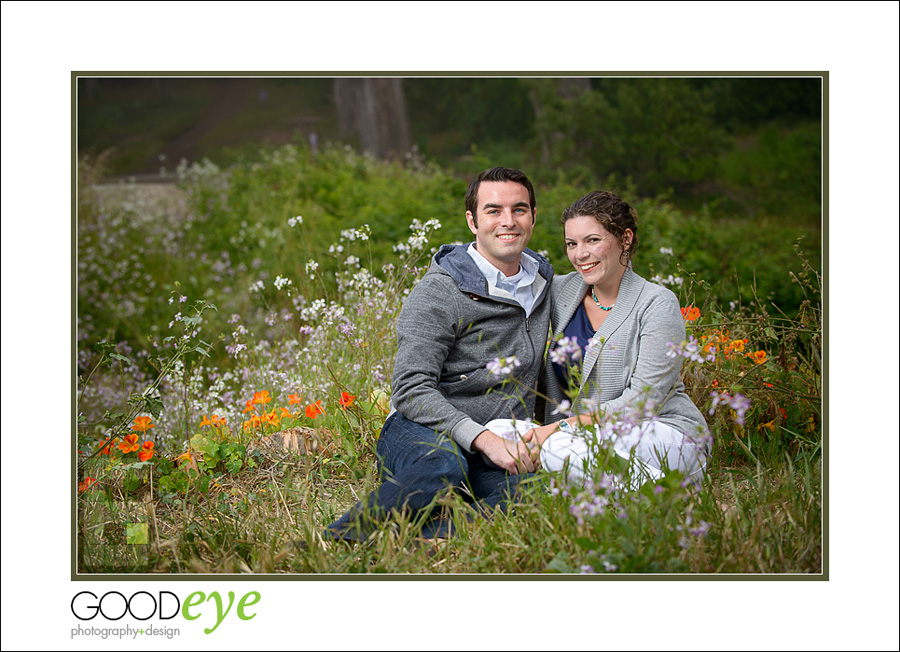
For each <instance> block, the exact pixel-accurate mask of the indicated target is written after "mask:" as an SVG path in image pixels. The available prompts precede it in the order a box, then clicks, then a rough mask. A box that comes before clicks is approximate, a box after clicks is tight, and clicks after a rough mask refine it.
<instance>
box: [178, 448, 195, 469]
mask: <svg viewBox="0 0 900 652" xmlns="http://www.w3.org/2000/svg"><path fill="white" fill-rule="evenodd" d="M173 461H174V462H175V463H176V464H178V465H179V466H180V465H181V463H182V462H187V463H188V464H189V465H191V466H194V458H193V457H192V456H191V451H185V452H183V453H182V454H181V455H179V456H178V457H176V458H175V459H174V460H173Z"/></svg>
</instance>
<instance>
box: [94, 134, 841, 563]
mask: <svg viewBox="0 0 900 652" xmlns="http://www.w3.org/2000/svg"><path fill="white" fill-rule="evenodd" d="M180 175H181V179H182V181H181V185H180V189H179V190H173V191H172V193H171V196H162V197H161V196H159V194H158V193H159V189H158V188H155V189H153V191H154V192H155V193H157V194H156V195H154V196H153V197H148V196H147V195H146V194H142V190H141V189H140V188H139V187H137V186H128V185H125V186H120V187H116V188H114V189H105V190H101V191H100V194H97V191H95V190H93V189H91V188H89V187H88V185H89V184H90V183H91V181H92V180H93V179H96V178H99V176H100V175H99V174H98V172H97V170H96V167H94V166H93V165H91V164H89V163H88V162H85V165H84V166H83V167H82V169H81V171H80V179H81V182H82V185H81V187H80V188H79V190H80V193H79V197H80V207H79V223H78V251H79V259H78V265H79V272H78V291H79V297H80V303H79V314H78V359H77V361H76V363H77V365H78V374H79V386H78V391H79V402H78V413H79V415H78V417H79V418H78V426H77V437H76V447H77V454H78V459H79V477H78V482H79V483H81V486H82V487H83V488H84V490H83V491H76V504H77V510H78V526H77V542H78V552H79V555H78V562H77V563H78V570H79V572H83V573H88V574H90V573H214V574H220V573H248V572H251V573H278V574H282V573H304V574H329V575H330V574H336V573H349V574H355V573H399V574H406V573H428V574H485V573H501V574H511V573H523V574H547V573H564V574H572V573H576V574H578V573H587V574H589V573H607V574H648V573H665V574H671V573H676V574H697V573H715V574H754V575H756V574H770V573H777V574H794V573H798V574H811V575H815V574H820V573H822V572H823V570H824V569H823V548H822V479H821V461H822V456H821V444H822V439H821V423H822V413H821V383H822V378H821V365H820V363H819V362H818V360H820V359H821V308H820V299H819V285H820V280H821V275H820V274H819V272H818V262H817V260H815V259H813V260H807V258H808V257H807V256H805V255H802V254H801V255H798V253H800V252H799V251H797V250H794V251H793V252H791V243H792V242H793V238H789V237H786V235H787V234H788V231H787V229H785V230H782V231H778V230H775V229H773V230H771V231H770V232H769V233H768V235H767V236H766V237H762V238H758V239H756V240H755V243H756V244H755V247H756V249H755V250H756V255H755V258H754V259H753V260H752V261H751V263H755V265H756V266H757V267H759V268H762V267H765V266H766V265H764V264H763V263H764V261H765V262H772V264H771V265H769V267H771V268H772V269H771V270H770V272H769V276H767V277H766V278H757V279H756V283H755V284H754V282H753V279H752V278H751V279H749V280H748V279H746V278H745V277H744V276H743V275H741V274H740V273H739V274H738V275H737V276H738V277H737V280H736V281H735V283H736V284H737V285H738V287H739V288H741V287H743V288H745V289H742V290H741V291H740V292H739V293H738V294H737V295H734V294H731V293H729V291H728V287H727V285H728V284H727V283H722V282H720V281H717V282H715V283H707V282H706V280H705V279H707V278H715V274H716V270H718V269H719V268H718V267H716V266H715V264H716V261H718V260H719V259H721V258H723V257H724V254H725V252H726V251H727V250H728V248H729V247H732V246H735V247H736V246H737V240H736V236H735V234H737V233H739V232H742V233H744V234H746V233H747V228H746V227H747V224H744V225H743V231H741V230H740V229H739V228H738V227H737V226H735V228H734V230H733V231H732V230H729V229H723V230H719V229H716V228H715V224H714V220H713V218H712V217H711V216H710V215H708V214H702V213H701V214H698V215H685V214H682V213H680V212H679V211H677V210H675V209H674V208H672V207H671V206H669V205H667V204H665V203H663V202H659V201H657V200H642V201H640V202H639V203H638V212H639V215H640V216H641V218H642V224H643V225H645V228H644V231H642V233H641V235H642V238H644V240H643V243H642V247H641V254H640V255H639V257H638V261H637V264H639V265H641V266H642V268H641V269H638V271H639V273H642V274H644V275H645V276H647V277H648V278H649V277H651V276H653V275H658V276H659V277H660V278H663V279H666V280H664V282H666V283H669V284H671V287H672V288H673V289H674V290H676V292H678V293H680V295H681V298H682V302H683V305H686V306H687V305H689V304H694V305H695V306H697V307H699V308H700V314H701V316H700V317H699V318H697V319H695V320H693V321H690V322H688V331H689V333H690V334H691V335H692V336H694V337H696V338H697V340H698V342H699V343H700V344H701V345H703V346H707V347H709V346H713V345H715V346H717V353H716V355H715V361H714V362H711V363H703V364H700V363H696V362H686V363H685V367H684V377H685V382H686V384H687V386H688V390H689V392H690V393H691V396H692V398H693V399H694V400H695V402H696V403H697V404H698V406H699V407H700V408H701V409H702V410H708V409H709V408H710V406H711V398H710V392H711V391H713V390H717V391H721V390H727V391H728V392H729V393H731V394H732V395H736V394H738V393H740V394H742V395H744V396H746V397H748V398H749V399H750V402H751V403H750V405H751V407H750V408H749V409H748V411H747V413H746V414H745V415H744V422H743V424H738V423H736V421H735V418H734V416H735V415H733V414H731V413H730V411H729V410H728V409H722V408H721V407H720V408H719V410H718V411H717V412H716V413H715V415H714V416H712V417H710V419H709V421H710V427H711V429H712V432H713V435H714V441H715V445H714V454H713V457H712V459H711V461H710V465H709V469H708V477H707V481H706V483H705V484H704V486H703V487H702V488H699V489H697V490H694V489H688V488H684V487H681V484H680V478H678V477H677V475H675V474H672V475H670V476H667V477H666V478H665V479H664V480H662V481H660V482H659V483H657V484H656V485H654V486H648V487H645V488H644V489H642V491H640V492H633V493H631V494H622V495H619V494H610V493H603V492H602V491H595V492H593V493H592V494H591V495H590V496H582V497H581V498H583V499H590V500H592V501H597V504H601V503H602V502H603V501H604V500H608V501H609V504H610V505H611V506H610V507H609V508H608V509H606V510H605V511H603V513H598V514H597V515H595V516H592V517H583V516H582V517H581V518H579V514H578V509H577V508H576V507H573V506H575V505H577V504H578V500H576V498H575V496H573V495H566V492H565V491H562V490H560V489H561V488H560V487H559V486H556V485H554V484H552V483H551V482H550V479H549V478H547V477H545V476H544V477H542V479H541V481H540V482H535V483H533V484H532V485H530V486H529V488H528V489H527V491H526V495H525V496H524V497H523V499H522V500H521V501H520V502H519V503H518V504H517V505H516V506H515V508H514V510H512V511H511V512H508V513H507V512H501V513H497V514H496V515H495V516H494V517H493V518H491V519H485V518H474V519H473V518H469V517H470V516H471V508H470V507H469V506H468V505H467V504H466V503H465V501H464V499H463V498H462V497H461V496H459V495H451V494H448V495H446V496H443V497H441V498H440V501H439V503H440V505H439V507H440V508H441V509H444V510H446V512H447V514H449V515H450V516H452V518H453V519H454V520H455V522H456V524H457V526H458V530H459V534H458V536H456V537H455V538H453V539H452V540H447V541H440V542H433V541H425V540H422V539H420V538H419V537H417V535H416V523H411V522H410V521H409V519H407V518H405V517H403V516H402V515H401V516H400V517H398V518H397V519H396V520H395V522H394V524H393V525H391V526H390V527H386V528H384V529H383V530H382V531H379V532H378V533H376V534H375V535H374V536H373V537H372V538H371V539H370V540H369V541H368V542H366V543H365V544H362V545H355V546H349V545H346V544H342V543H333V542H327V541H323V540H322V537H321V533H322V530H323V528H324V527H325V526H326V525H327V524H328V523H330V522H331V521H333V520H335V519H336V518H338V517H339V516H340V515H341V514H342V513H343V512H344V510H346V509H347V508H348V507H350V506H352V505H353V504H354V503H355V502H356V501H357V500H359V499H360V498H361V497H364V496H365V495H366V494H367V493H368V492H369V491H370V490H372V489H373V488H374V487H375V486H377V477H376V474H377V470H376V464H375V456H374V449H375V443H376V439H377V436H378V432H379V430H380V427H381V424H382V423H383V420H384V417H385V414H386V400H387V397H388V395H389V393H390V373H391V369H392V360H393V353H394V348H393V347H394V346H395V344H394V339H393V324H394V321H395V320H396V318H397V315H398V314H399V309H400V306H401V304H402V299H403V297H404V296H405V293H406V292H407V291H408V290H409V288H410V287H412V285H413V284H414V283H415V282H416V280H417V279H418V278H419V277H420V276H421V274H422V272H423V271H424V265H425V264H426V263H427V260H428V256H429V251H430V247H431V246H432V245H433V244H435V243H437V242H447V241H453V240H455V239H462V238H466V239H467V238H468V235H467V234H466V232H465V231H464V228H463V225H462V220H461V218H459V214H460V212H461V210H460V206H459V204H460V203H461V199H460V198H461V197H462V194H463V185H462V182H460V181H459V180H457V179H455V178H453V177H452V175H449V174H448V173H446V172H445V171H444V170H442V169H440V168H437V167H435V166H433V165H431V164H427V163H425V162H422V161H413V162H411V163H410V164H409V165H407V166H403V165H399V164H389V163H378V162H375V161H373V160H371V159H369V158H366V157H360V156H358V155H356V154H354V153H352V152H350V151H347V150H345V149H343V148H341V149H328V148H325V149H323V150H322V151H321V152H320V153H319V156H318V157H317V158H315V157H312V156H311V155H310V154H309V153H308V152H306V151H305V150H303V148H302V147H300V146H287V147H281V148H275V149H268V150H264V151H263V152H262V159H261V160H249V159H248V160H246V161H243V162H239V163H237V164H235V166H233V167H231V168H229V169H228V170H220V169H218V168H217V167H216V166H214V165H211V164H197V165H193V166H191V167H189V168H183V169H182V170H181V172H180ZM538 193H539V194H538V198H539V199H538V201H539V207H540V208H539V212H538V216H539V225H543V226H542V228H543V229H545V231H542V232H541V233H538V231H536V235H535V242H545V243H551V242H553V241H554V238H555V237H556V235H557V234H556V233H555V232H554V231H553V229H555V228H556V227H555V226H554V225H553V224H552V220H551V219H550V217H549V215H552V214H553V212H554V211H555V210H556V209H557V208H560V207H561V206H563V205H565V204H566V203H568V202H570V201H572V199H574V198H575V197H577V196H579V195H580V194H583V193H582V189H581V188H579V187H576V186H571V185H569V184H567V183H565V182H559V183H557V184H556V185H550V186H546V187H540V188H538ZM542 210H546V213H543V214H542V213H541V211H542ZM542 215H547V218H546V219H545V220H544V221H542V219H541V218H542ZM297 216H302V221H297V220H296V219H295V218H296V217H297ZM431 218H434V220H436V221H426V220H430V219H431ZM290 219H293V220H294V223H293V225H291V224H290V223H289V222H288V220H290ZM414 220H419V221H418V222H414ZM436 222H440V226H438V225H437V223H436ZM410 223H413V226H412V227H410V226H409V225H410ZM410 229H411V230H410ZM776 234H780V236H781V237H776ZM744 239H745V240H748V239H747V238H746V237H745V238H744ZM398 244H399V246H397V245H398ZM743 246H746V247H750V248H751V249H752V247H753V246H754V245H751V244H745V245H743ZM661 248H671V249H673V253H672V254H669V253H664V252H663V251H660V249H661ZM749 250H750V249H748V251H749ZM786 252H787V253H786ZM790 256H793V258H792V259H791V260H792V263H793V264H790V263H789V262H788V260H789V258H790ZM554 262H555V263H556V265H557V269H558V270H561V271H563V270H565V269H566V268H567V267H566V265H565V264H564V263H562V262H561V260H560V257H559V255H558V254H557V255H556V258H555V260H554ZM691 265H695V267H690V266H691ZM698 269H699V271H697V270H698ZM686 270H690V271H686ZM668 275H671V280H669V279H667V277H668ZM676 277H677V278H681V282H680V283H677V282H676V280H675V279H676ZM763 283H767V284H768V285H767V286H766V288H771V290H769V289H764V290H763V291H761V290H760V286H761V285H762V284H763ZM775 296H779V297H780V296H784V297H788V298H790V301H792V302H793V303H792V307H791V309H790V313H789V314H784V315H782V314H780V313H779V312H778V310H777V309H776V308H775V307H774V306H773V301H772V297H775ZM732 297H734V298H732ZM730 302H734V305H730ZM100 342H106V344H99V343H100ZM736 342H740V343H741V344H740V345H738V344H736ZM753 352H759V353H761V354H762V356H761V358H760V357H758V358H757V359H756V360H751V359H750V358H749V357H748V355H747V354H748V353H753ZM148 388H151V389H150V390H149V391H148ZM315 406H319V408H321V409H319V410H317V409H316V408H315ZM138 416H143V417H149V418H150V423H152V427H150V428H146V429H143V430H141V429H140V427H143V426H141V425H140V423H141V422H136V421H135V418H136V417H138ZM220 420H222V421H224V425H223V424H222V423H221V422H220ZM144 423H146V422H144ZM134 425H138V426H139V428H138V429H134V428H133V426H134ZM285 431H289V432H293V433H295V434H296V435H297V436H296V438H294V439H290V438H285V437H283V436H279V437H276V436H275V433H283V432H285ZM128 434H133V435H135V438H136V440H135V444H136V445H137V446H138V448H139V450H138V451H133V452H127V453H126V452H124V451H123V450H122V449H120V448H118V444H120V443H124V440H125V437H126V435H128ZM285 441H288V442H289V444H291V445H290V446H288V447H287V448H285V446H284V444H283V442H285ZM107 442H111V443H112V444H113V446H112V451H113V453H114V454H113V455H102V454H97V451H98V450H100V449H101V448H102V447H103V446H104V444H106V443H107ZM145 442H152V443H153V448H152V451H153V456H152V457H149V458H146V459H141V458H140V457H139V452H143V453H144V455H145V456H146V454H147V451H148V450H149V449H148V448H146V446H147V444H146V443H145ZM572 493H574V492H572ZM579 500H580V499H579Z"/></svg>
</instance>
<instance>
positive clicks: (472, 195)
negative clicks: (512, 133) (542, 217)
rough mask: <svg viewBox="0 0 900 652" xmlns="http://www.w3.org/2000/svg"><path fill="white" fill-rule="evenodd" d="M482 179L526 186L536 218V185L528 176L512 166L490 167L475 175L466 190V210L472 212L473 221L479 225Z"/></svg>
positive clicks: (532, 211)
mask: <svg viewBox="0 0 900 652" xmlns="http://www.w3.org/2000/svg"><path fill="white" fill-rule="evenodd" d="M482 181H511V182H512V183H518V184H520V185H523V186H525V189H526V190H527V191H528V203H529V204H531V218H532V219H534V209H535V207H536V206H537V203H536V202H535V200H534V186H532V185H531V181H529V180H528V177H526V176H525V174H524V173H523V172H521V171H519V170H514V169H512V168H500V167H496V168H490V169H489V170H485V171H484V172H482V173H481V174H479V175H478V176H477V177H475V178H474V179H473V180H472V182H471V183H469V188H468V189H467V190H466V210H467V211H469V212H470V213H472V221H473V222H475V226H478V188H479V187H481V182H482Z"/></svg>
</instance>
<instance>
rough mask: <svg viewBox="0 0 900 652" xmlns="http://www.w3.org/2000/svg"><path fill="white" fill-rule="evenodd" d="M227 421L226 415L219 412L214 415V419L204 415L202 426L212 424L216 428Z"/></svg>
mask: <svg viewBox="0 0 900 652" xmlns="http://www.w3.org/2000/svg"><path fill="white" fill-rule="evenodd" d="M226 423H227V420H226V419H225V417H220V416H219V415H218V414H214V415H212V419H210V418H209V417H208V416H207V415H205V414H204V415H203V421H201V422H200V427H201V428H202V427H203V426H212V427H214V428H221V427H222V426H224V425H225V424H226Z"/></svg>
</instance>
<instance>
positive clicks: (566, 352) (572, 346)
mask: <svg viewBox="0 0 900 652" xmlns="http://www.w3.org/2000/svg"><path fill="white" fill-rule="evenodd" d="M580 359H581V347H580V346H579V345H578V339H577V338H574V337H563V338H562V339H561V340H559V343H557V345H556V346H555V347H554V348H553V349H552V350H551V351H550V360H552V361H553V362H554V363H555V364H558V365H563V364H566V363H568V362H569V361H570V360H571V361H573V362H575V361H577V360H580Z"/></svg>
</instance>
